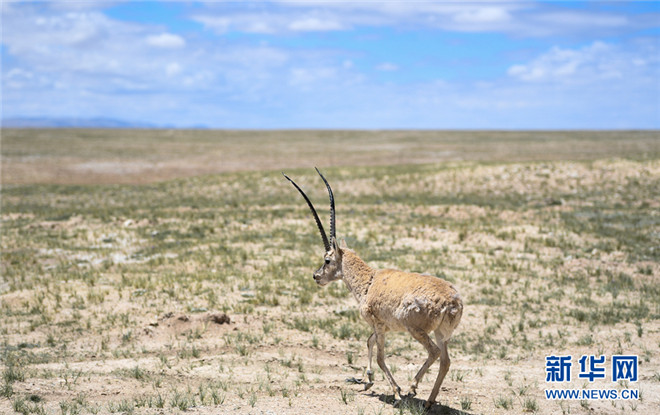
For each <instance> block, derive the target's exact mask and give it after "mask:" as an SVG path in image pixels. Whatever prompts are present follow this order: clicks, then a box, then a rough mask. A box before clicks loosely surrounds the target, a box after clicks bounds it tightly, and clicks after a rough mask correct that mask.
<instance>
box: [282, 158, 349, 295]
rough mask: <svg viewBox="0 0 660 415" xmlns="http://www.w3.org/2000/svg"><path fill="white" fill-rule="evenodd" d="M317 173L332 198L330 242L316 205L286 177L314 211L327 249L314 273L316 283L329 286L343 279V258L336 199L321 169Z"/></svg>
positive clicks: (313, 213)
mask: <svg viewBox="0 0 660 415" xmlns="http://www.w3.org/2000/svg"><path fill="white" fill-rule="evenodd" d="M316 172H317V173H318V174H319V176H321V179H323V182H324V183H325V186H326V187H327V188H328V195H329V196H330V239H329V240H328V236H327V235H326V233H325V230H324V229H323V224H322V223H321V220H320V219H319V215H318V214H317V213H316V209H314V205H313V204H312V202H311V201H310V200H309V198H308V197H307V195H306V194H305V192H303V190H302V189H301V188H300V186H298V185H297V184H296V182H294V181H293V180H291V178H289V176H287V175H286V174H284V173H282V174H284V177H286V178H287V180H288V181H290V182H291V184H293V186H294V187H295V188H296V189H298V191H299V192H300V194H301V195H302V197H303V198H304V199H305V201H306V202H307V206H309V209H310V210H311V211H312V215H313V216H314V220H315V221H316V226H317V227H318V228H319V232H320V233H321V239H322V240H323V246H324V248H325V254H324V255H323V264H322V265H321V267H320V268H319V269H317V270H316V271H315V272H314V281H316V283H317V284H318V285H320V286H324V285H327V284H328V283H330V282H332V281H335V280H339V279H341V278H342V272H341V269H342V267H341V258H342V251H341V248H340V247H339V244H338V243H337V237H336V235H335V198H334V196H333V195H332V189H331V188H330V184H328V181H327V180H326V179H325V177H323V174H321V172H320V171H319V169H316Z"/></svg>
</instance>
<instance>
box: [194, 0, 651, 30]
mask: <svg viewBox="0 0 660 415" xmlns="http://www.w3.org/2000/svg"><path fill="white" fill-rule="evenodd" d="M247 10H249V11H246V8H242V9H238V10H237V9H236V8H232V7H229V6H227V5H226V4H225V3H213V4H212V5H210V6H209V8H208V9H206V10H204V12H203V13H199V12H196V13H195V14H194V15H192V16H191V18H192V19H193V20H195V21H198V22H200V23H202V24H204V25H205V26H206V27H208V28H209V29H212V30H214V31H216V32H217V33H227V32H228V31H237V32H247V33H268V34H275V33H286V32H296V31H336V30H351V29H354V28H356V27H364V26H370V27H386V26H393V27H400V28H406V27H409V28H412V27H414V28H420V27H424V28H427V29H437V30H445V31H455V32H474V33H483V32H486V31H494V32H499V33H506V34H509V35H513V36H521V35H523V36H574V35H580V34H581V35H585V34H586V35H591V36H593V35H596V36H599V35H600V36H602V35H605V34H612V33H615V32H617V31H626V30H630V29H637V28H645V27H655V26H656V23H655V22H657V19H658V18H660V16H659V15H657V14H656V15H651V14H648V13H647V14H638V15H636V16H635V18H634V19H631V18H628V17H626V16H622V15H620V14H618V13H616V12H615V11H600V10H596V11H594V10H593V9H592V10H580V9H575V8H561V7H557V6H556V5H554V4H549V3H537V2H498V1H482V2H461V1H450V2H431V1H429V2H426V1H413V2H404V1H361V2H348V1H326V2H317V1H307V2H301V1H288V0H285V1H277V2H260V3H254V4H252V5H251V8H249V9H247Z"/></svg>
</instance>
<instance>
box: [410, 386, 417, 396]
mask: <svg viewBox="0 0 660 415" xmlns="http://www.w3.org/2000/svg"><path fill="white" fill-rule="evenodd" d="M414 396H417V386H414V385H413V386H411V387H410V392H408V397H409V398H412V397H414Z"/></svg>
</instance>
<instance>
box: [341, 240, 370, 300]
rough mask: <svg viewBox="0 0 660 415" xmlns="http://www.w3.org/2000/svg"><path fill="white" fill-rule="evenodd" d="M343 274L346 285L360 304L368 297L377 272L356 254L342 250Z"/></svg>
mask: <svg viewBox="0 0 660 415" xmlns="http://www.w3.org/2000/svg"><path fill="white" fill-rule="evenodd" d="M341 264H342V265H341V268H342V269H341V272H342V276H343V279H344V283H346V286H347V287H348V289H349V290H350V291H351V292H352V293H353V295H354V296H355V299H356V300H357V301H358V303H362V299H363V298H364V297H365V296H366V295H367V291H369V286H370V285H371V281H372V280H373V277H374V274H375V273H376V270H374V269H373V268H371V267H370V266H369V265H367V264H366V263H365V262H364V261H363V260H362V259H361V258H360V257H359V256H357V255H356V254H355V252H353V251H350V250H348V249H344V250H342V260H341Z"/></svg>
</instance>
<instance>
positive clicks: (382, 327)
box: [284, 169, 463, 408]
mask: <svg viewBox="0 0 660 415" xmlns="http://www.w3.org/2000/svg"><path fill="white" fill-rule="evenodd" d="M316 171H317V172H318V173H319V175H320V176H321V178H322V179H323V181H324V182H325V185H326V187H327V189H328V195H329V197H330V215H331V216H330V238H328V237H327V236H326V234H325V231H324V230H323V226H322V224H321V221H320V220H319V217H318V215H317V213H316V209H315V208H314V206H313V205H312V202H311V201H310V200H309V198H308V197H307V195H306V194H305V193H304V192H303V191H302V189H301V188H300V187H299V186H298V185H297V184H296V183H295V182H294V181H293V180H291V179H290V178H289V177H288V176H287V175H286V174H285V175H284V177H286V179H287V180H289V181H290V182H291V183H292V184H293V185H294V186H295V187H296V189H297V190H298V191H299V192H300V194H302V196H303V197H304V199H305V200H306V202H307V204H308V205H309V208H310V210H311V212H312V215H313V216H314V219H315V221H316V224H317V227H318V228H319V232H320V233H321V239H322V240H323V244H324V247H325V250H326V253H325V255H324V258H323V259H324V262H323V265H321V267H320V268H319V269H318V270H316V272H314V280H315V281H316V283H317V284H319V285H321V286H323V285H326V284H328V283H330V282H332V281H335V280H339V279H343V280H344V282H345V283H346V286H347V287H348V289H349V290H350V291H351V292H352V293H353V296H354V297H355V299H356V300H357V302H358V304H359V309H360V314H361V315H362V317H363V318H364V319H365V320H366V321H367V323H369V325H370V326H371V327H372V329H373V333H372V334H371V336H369V339H368V340H367V351H368V359H369V360H368V365H367V376H368V377H369V382H368V383H366V385H365V390H367V389H369V388H370V387H371V386H373V371H372V370H371V361H372V356H373V347H374V346H375V345H377V346H378V349H377V355H376V361H377V362H378V366H379V367H380V368H381V369H382V370H383V372H385V376H386V377H387V380H388V381H389V382H390V385H391V386H392V390H393V391H394V396H395V398H397V397H398V398H399V399H401V388H400V387H399V385H397V383H396V381H395V380H394V378H393V377H392V373H391V372H390V370H389V369H388V367H387V365H386V364H385V333H387V332H388V331H407V332H408V333H410V335H411V336H413V337H414V338H415V340H417V341H418V342H420V343H421V344H422V345H423V346H424V348H425V349H426V351H427V352H428V358H427V359H426V361H425V362H424V364H423V365H422V367H421V368H420V369H419V371H418V372H417V374H416V375H415V379H414V381H413V384H412V385H411V386H410V395H415V393H416V390H417V385H418V383H419V381H420V380H421V379H422V377H423V376H424V374H425V373H426V371H427V370H428V369H429V367H430V366H431V365H432V364H433V363H434V362H435V361H436V360H437V359H438V358H439V359H440V372H439V373H438V377H437V378H436V380H435V383H434V385H433V389H432V390H431V394H430V395H429V398H428V400H427V401H426V408H429V407H430V406H431V405H432V404H433V403H434V402H435V398H436V396H437V395H438V392H439V391H440V385H442V381H443V379H444V378H445V375H446V374H447V371H448V370H449V364H450V361H449V354H448V352H447V342H448V341H449V338H450V337H451V335H452V333H453V332H454V330H455V329H456V326H458V323H459V322H460V321H461V316H462V315H463V302H462V301H461V297H460V296H459V295H458V292H457V291H456V289H455V288H454V286H453V285H451V284H450V283H448V282H447V281H444V280H442V279H440V278H436V277H432V276H430V275H421V274H415V273H410V272H403V271H397V270H393V269H383V270H375V269H373V268H371V267H370V266H369V265H367V264H366V263H365V262H364V261H363V260H362V259H360V257H359V256H358V255H357V254H356V253H355V252H354V251H352V250H350V249H348V247H347V246H346V243H345V242H343V241H342V244H341V246H340V245H339V244H338V243H337V239H336V238H335V205H334V196H333V194H332V189H331V188H330V185H329V184H328V182H327V181H326V179H325V177H323V175H322V174H321V172H320V171H319V170H318V169H316ZM431 332H433V333H434V335H435V342H433V340H431V338H430V337H429V333H431Z"/></svg>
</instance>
